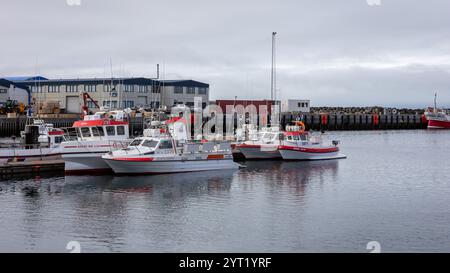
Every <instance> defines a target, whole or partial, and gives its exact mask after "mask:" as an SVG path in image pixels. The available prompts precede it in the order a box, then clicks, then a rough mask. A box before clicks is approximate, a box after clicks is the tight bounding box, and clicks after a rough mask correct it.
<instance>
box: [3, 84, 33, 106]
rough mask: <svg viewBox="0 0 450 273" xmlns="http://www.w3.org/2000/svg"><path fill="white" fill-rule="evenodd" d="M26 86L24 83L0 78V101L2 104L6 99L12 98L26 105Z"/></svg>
mask: <svg viewBox="0 0 450 273" xmlns="http://www.w3.org/2000/svg"><path fill="white" fill-rule="evenodd" d="M27 88H28V87H27V86H26V85H23V84H19V83H14V82H12V81H9V80H7V79H0V103H2V104H3V103H6V101H8V100H13V101H17V102H18V103H23V104H25V105H28V91H27Z"/></svg>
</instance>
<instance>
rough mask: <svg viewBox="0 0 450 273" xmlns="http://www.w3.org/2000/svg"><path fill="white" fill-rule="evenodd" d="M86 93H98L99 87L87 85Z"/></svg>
mask: <svg viewBox="0 0 450 273" xmlns="http://www.w3.org/2000/svg"><path fill="white" fill-rule="evenodd" d="M84 92H97V86H96V85H95V84H86V85H85V86H84Z"/></svg>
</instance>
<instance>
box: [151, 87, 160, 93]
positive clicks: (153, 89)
mask: <svg viewBox="0 0 450 273" xmlns="http://www.w3.org/2000/svg"><path fill="white" fill-rule="evenodd" d="M152 93H155V94H156V93H158V94H159V93H161V87H159V86H152Z"/></svg>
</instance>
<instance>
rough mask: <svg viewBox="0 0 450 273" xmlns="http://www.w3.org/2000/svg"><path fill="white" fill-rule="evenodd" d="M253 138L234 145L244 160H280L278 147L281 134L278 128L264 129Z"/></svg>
mask: <svg viewBox="0 0 450 273" xmlns="http://www.w3.org/2000/svg"><path fill="white" fill-rule="evenodd" d="M255 136H256V137H255V138H254V139H252V140H248V141H245V142H243V143H238V144H236V145H235V147H236V148H237V149H239V151H240V152H242V154H243V155H244V156H245V158H246V159H277V158H281V155H280V153H279V151H278V146H279V145H280V144H281V142H280V141H281V139H282V136H283V132H282V131H280V129H279V127H270V128H264V129H263V130H262V131H261V132H259V133H258V134H256V135H255Z"/></svg>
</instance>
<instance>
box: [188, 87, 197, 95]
mask: <svg viewBox="0 0 450 273" xmlns="http://www.w3.org/2000/svg"><path fill="white" fill-rule="evenodd" d="M186 93H187V94H195V87H188V89H187V92H186Z"/></svg>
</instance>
